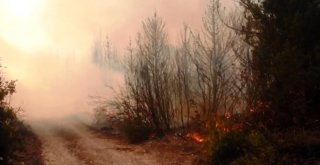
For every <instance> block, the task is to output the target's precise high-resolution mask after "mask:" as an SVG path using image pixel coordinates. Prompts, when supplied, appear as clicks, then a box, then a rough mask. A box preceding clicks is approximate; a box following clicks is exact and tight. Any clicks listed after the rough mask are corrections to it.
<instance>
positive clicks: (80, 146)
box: [32, 120, 171, 165]
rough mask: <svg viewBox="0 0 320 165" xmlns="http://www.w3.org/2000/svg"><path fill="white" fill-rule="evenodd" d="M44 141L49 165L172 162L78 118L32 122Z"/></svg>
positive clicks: (45, 154)
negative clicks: (108, 134) (114, 137)
mask: <svg viewBox="0 0 320 165" xmlns="http://www.w3.org/2000/svg"><path fill="white" fill-rule="evenodd" d="M32 127H33V129H34V131H35V132H36V134H37V135H38V136H39V138H40V140H41V141H42V147H43V152H42V155H43V159H44V161H45V164H47V165H109V164H110V165H112V164H115V165H149V164H150V165H157V164H171V163H170V162H164V161H165V160H163V161H162V160H161V159H159V158H156V156H155V155H154V154H153V153H151V151H146V150H145V149H143V148H142V147H141V146H136V145H126V144H125V143H121V142H119V141H117V140H112V139H110V138H106V137H105V136H103V135H101V134H100V133H98V132H95V131H93V130H92V129H90V128H89V127H88V126H87V125H86V124H84V123H82V122H80V121H78V120H68V121H66V120H65V121H63V120H61V121H60V120H59V121H54V122H53V121H52V122H49V121H43V122H36V123H33V124H32Z"/></svg>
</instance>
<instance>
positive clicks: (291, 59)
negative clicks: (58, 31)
mask: <svg viewBox="0 0 320 165" xmlns="http://www.w3.org/2000/svg"><path fill="white" fill-rule="evenodd" d="M221 1H222V0H221ZM221 1H219V0H210V1H208V5H207V6H206V8H205V9H203V11H204V13H205V14H204V15H203V17H202V18H199V19H202V26H201V30H194V29H193V28H192V27H190V26H188V25H187V24H185V25H182V26H181V27H182V30H181V32H180V33H179V34H178V36H179V37H178V39H177V43H176V44H172V43H170V42H169V40H168V35H169V34H168V32H167V29H166V23H165V20H164V19H162V17H161V14H158V12H154V14H153V15H152V16H150V17H149V18H147V19H145V21H143V23H142V26H141V30H140V32H138V33H137V35H136V37H135V38H134V39H133V40H131V41H130V44H129V45H128V46H127V49H126V50H125V53H124V55H118V54H117V51H115V50H114V49H113V48H112V46H110V43H109V41H108V44H107V46H106V50H105V51H104V52H103V53H101V54H95V56H94V57H93V61H94V62H95V63H96V64H98V65H105V67H106V68H107V69H109V70H112V71H115V72H117V73H120V74H121V75H123V77H124V83H123V86H121V88H120V89H119V90H114V88H112V87H111V88H110V89H111V90H112V92H113V93H114V94H115V96H114V97H112V98H110V97H108V98H105V99H101V98H100V97H99V99H98V98H96V97H94V98H90V99H93V100H95V99H97V100H96V102H95V103H96V106H95V108H94V112H95V120H96V124H98V125H99V128H100V130H99V131H100V132H104V131H106V132H108V131H110V130H112V132H117V135H118V134H119V135H120V137H119V138H124V139H126V140H127V141H128V142H129V143H133V144H137V145H139V144H142V143H145V142H146V141H150V140H152V139H162V138H165V137H166V136H170V135H174V136H177V137H181V138H185V137H189V138H191V139H193V140H194V141H195V142H196V144H197V146H198V148H200V150H201V151H200V152H199V153H198V154H197V155H198V157H197V159H196V160H195V161H194V162H193V164H218V165H220V164H221V165H224V164H318V163H320V160H319V158H320V152H319V148H320V132H319V125H320V121H319V117H320V115H319V114H320V113H319V109H320V83H319V82H320V30H319V28H320V1H319V0H308V1H304V0H286V1H277V0H259V1H256V0H238V1H237V2H236V5H235V6H234V7H232V8H231V9H226V8H224V7H221ZM111 41H112V38H111V39H110V42H111ZM14 92H15V81H6V80H5V76H4V75H2V76H1V79H0V94H1V95H0V100H1V104H0V108H1V109H0V122H1V125H0V134H1V135H0V136H1V137H0V139H1V144H0V145H1V149H0V150H1V151H0V158H1V159H4V160H5V161H7V160H8V159H10V158H12V154H13V153H14V152H13V151H14V150H16V146H17V145H16V144H19V145H18V146H20V147H21V145H22V146H23V143H22V144H20V143H21V138H22V137H21V136H24V134H32V130H31V129H29V128H24V127H27V126H24V124H23V123H22V122H20V121H19V120H20V119H19V118H18V117H17V115H16V112H17V111H19V109H16V108H13V107H12V106H11V105H10V101H9V99H7V98H8V97H9V96H10V95H11V94H13V93H14ZM24 129H26V130H27V131H26V130H24ZM23 130H24V132H23ZM21 132H23V133H24V134H23V133H21ZM27 132H28V133H27ZM28 136H32V137H33V136H34V135H28ZM34 138H35V139H36V137H34ZM19 139H20V140H19ZM22 141H23V140H22ZM0 163H1V160H0Z"/></svg>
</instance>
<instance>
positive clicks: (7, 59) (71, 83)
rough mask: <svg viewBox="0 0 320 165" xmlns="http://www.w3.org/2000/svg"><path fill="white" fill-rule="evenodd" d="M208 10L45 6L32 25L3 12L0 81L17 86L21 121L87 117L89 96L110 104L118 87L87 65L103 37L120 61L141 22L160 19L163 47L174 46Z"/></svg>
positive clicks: (80, 0)
mask: <svg viewBox="0 0 320 165" xmlns="http://www.w3.org/2000/svg"><path fill="white" fill-rule="evenodd" d="M39 2H40V1H39ZM207 3H208V1H207V0H188V1H186V0H175V1H171V0H94V1H85V0H54V1H49V0H44V1H41V4H39V5H38V6H37V12H35V13H34V14H33V15H32V16H30V18H25V17H23V18H13V17H10V15H8V13H2V12H1V13H0V14H1V16H0V47H1V49H0V56H1V63H2V65H3V66H6V68H5V69H4V72H5V73H6V76H7V77H8V78H10V79H15V80H17V93H16V94H15V95H14V97H13V98H12V103H13V104H14V105H15V106H18V107H22V108H23V109H24V110H25V113H24V114H25V117H26V118H27V119H43V118H58V117H64V116H67V115H71V114H75V113H80V112H86V113H88V112H91V111H92V106H91V105H90V104H88V102H90V99H89V96H95V95H96V96H99V95H100V96H104V97H108V96H109V95H112V93H110V90H108V88H107V87H106V84H107V85H109V86H120V85H121V84H122V83H123V77H122V75H121V73H120V72H116V71H113V70H108V69H101V68H99V67H98V66H97V65H95V64H94V63H93V62H92V56H93V52H94V50H93V49H94V48H95V44H96V41H97V40H99V39H101V38H102V39H104V38H105V37H106V36H108V38H109V39H110V41H111V42H112V43H113V45H114V46H115V47H116V48H117V49H118V51H117V52H118V54H123V53H125V51H123V50H125V48H126V46H127V45H128V43H129V40H130V39H132V40H133V41H134V39H135V35H136V33H137V32H138V31H139V30H140V27H141V23H142V21H143V20H145V18H147V17H149V16H152V15H153V13H154V12H155V11H156V12H157V13H158V14H159V15H160V16H161V17H163V19H164V20H165V22H166V28H167V29H168V34H169V36H168V37H169V40H170V42H171V43H174V42H176V37H177V34H178V32H179V31H180V30H181V29H182V26H183V24H184V23H186V24H189V25H190V26H191V27H194V28H196V29H200V25H201V22H202V15H203V13H204V9H205V6H206V4H207ZM17 5H19V4H17ZM0 9H1V7H0ZM6 11H7V10H6Z"/></svg>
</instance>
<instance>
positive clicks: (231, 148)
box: [210, 132, 247, 164]
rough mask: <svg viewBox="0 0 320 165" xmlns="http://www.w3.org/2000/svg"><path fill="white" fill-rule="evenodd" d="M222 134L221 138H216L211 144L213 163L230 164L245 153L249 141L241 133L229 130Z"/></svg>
mask: <svg viewBox="0 0 320 165" xmlns="http://www.w3.org/2000/svg"><path fill="white" fill-rule="evenodd" d="M220 136H221V138H220V139H215V140H214V141H215V142H214V143H212V144H213V145H212V146H211V147H212V148H211V150H212V152H211V156H210V157H211V160H210V162H211V164H230V163H231V162H232V161H233V160H236V159H237V158H239V157H241V156H243V155H244V153H245V151H246V148H247V142H246V140H245V137H244V136H243V135H242V134H241V133H238V132H228V133H225V134H222V135H220ZM217 137H218V136H216V138H217Z"/></svg>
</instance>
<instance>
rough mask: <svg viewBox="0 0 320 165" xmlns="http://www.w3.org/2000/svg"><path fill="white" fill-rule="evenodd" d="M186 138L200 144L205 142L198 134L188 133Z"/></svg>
mask: <svg viewBox="0 0 320 165" xmlns="http://www.w3.org/2000/svg"><path fill="white" fill-rule="evenodd" d="M186 137H188V138H190V139H192V140H194V141H196V142H198V143H202V142H203V141H204V138H203V137H202V136H201V135H200V134H199V133H197V132H193V133H188V134H187V136H186Z"/></svg>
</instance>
